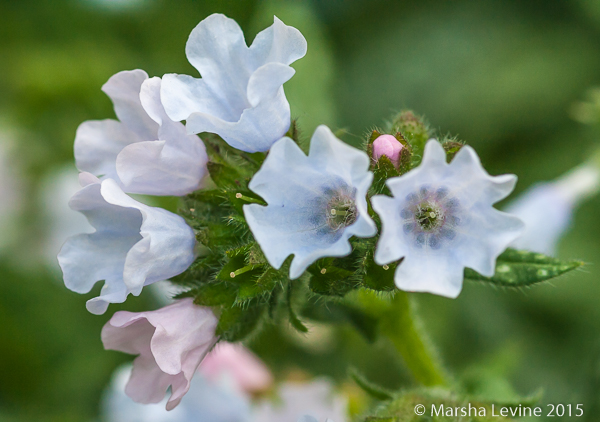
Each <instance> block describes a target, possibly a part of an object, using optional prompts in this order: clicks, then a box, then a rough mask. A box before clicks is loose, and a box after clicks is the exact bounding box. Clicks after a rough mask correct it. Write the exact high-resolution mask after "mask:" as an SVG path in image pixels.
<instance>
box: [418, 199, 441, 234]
mask: <svg viewBox="0 0 600 422" xmlns="http://www.w3.org/2000/svg"><path fill="white" fill-rule="evenodd" d="M415 220H416V222H417V223H418V224H419V225H420V226H421V228H422V229H423V230H424V231H433V230H435V229H437V228H438V227H440V226H441V225H442V224H443V223H444V211H443V210H442V209H441V208H440V207H439V206H438V205H437V204H436V203H430V202H423V203H421V204H419V205H418V206H417V210H416V212H415Z"/></svg>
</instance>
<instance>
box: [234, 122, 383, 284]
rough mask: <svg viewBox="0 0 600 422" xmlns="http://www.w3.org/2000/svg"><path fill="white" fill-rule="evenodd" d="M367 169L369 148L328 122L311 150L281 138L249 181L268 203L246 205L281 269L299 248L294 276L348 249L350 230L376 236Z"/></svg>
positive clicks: (249, 217)
mask: <svg viewBox="0 0 600 422" xmlns="http://www.w3.org/2000/svg"><path fill="white" fill-rule="evenodd" d="M368 169H369V157H368V156H367V154H366V153H364V152H363V151H359V150H357V149H356V148H353V147H351V146H349V145H347V144H345V143H343V142H342V141H340V140H339V139H337V138H336V137H335V135H334V134H333V133H332V132H331V130H329V128H328V127H327V126H319V127H318V128H317V130H316V131H315V133H314V135H313V137H312V140H311V144H310V152H309V154H308V156H306V155H304V153H303V152H302V150H301V149H300V148H299V147H298V145H296V144H295V143H294V141H292V140H291V139H289V138H282V139H281V140H279V141H278V142H276V143H275V145H273V147H272V148H271V151H270V152H269V155H268V156H267V159H266V160H265V162H264V164H263V166H262V168H261V169H260V170H259V171H258V172H257V173H256V174H255V175H254V177H253V178H252V180H251V181H250V185H249V187H250V189H251V190H252V191H254V192H256V193H257V194H259V195H261V196H262V197H263V198H264V199H265V201H266V202H267V203H268V205H267V206H261V205H257V204H250V205H244V215H245V216H246V221H247V222H248V225H249V226H250V230H251V231H252V234H254V237H255V238H256V240H257V242H258V243H259V245H260V247H261V248H262V250H263V252H264V254H265V256H266V258H267V260H268V261H269V263H270V264H271V265H272V266H273V267H274V268H277V269H278V268H280V267H281V265H282V264H283V262H284V261H285V259H286V258H287V257H288V256H289V255H290V254H294V259H293V260H292V264H291V267H290V277H291V278H292V279H294V278H298V277H300V275H302V273H303V272H304V271H305V270H306V268H307V267H308V266H309V265H310V264H312V263H313V262H314V261H316V260H317V259H319V258H322V257H326V256H345V255H348V254H349V253H350V252H351V246H350V242H349V240H348V239H349V238H350V237H351V236H359V237H370V236H373V235H374V234H375V233H376V230H377V229H376V227H375V223H373V220H371V218H370V217H369V215H368V212H367V200H366V194H367V190H368V189H369V186H370V185H371V182H372V180H373V174H372V173H370V172H369V171H368Z"/></svg>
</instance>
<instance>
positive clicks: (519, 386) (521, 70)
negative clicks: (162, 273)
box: [0, 0, 600, 422]
mask: <svg viewBox="0 0 600 422" xmlns="http://www.w3.org/2000/svg"><path fill="white" fill-rule="evenodd" d="M214 12H222V13H225V14H226V15H228V16H230V17H232V18H234V19H236V20H237V21H238V22H239V23H240V25H241V26H242V28H243V29H244V31H245V33H246V35H247V40H252V39H253V37H254V35H255V34H256V33H257V32H258V31H260V30H261V29H263V28H265V27H266V26H268V25H270V24H271V23H272V16H273V15H274V14H276V15H277V16H278V17H279V18H281V19H282V20H283V21H284V22H285V23H287V24H288V25H293V26H295V27H297V28H298V29H300V30H301V31H302V33H303V34H304V35H305V37H306V38H307V40H308V45H309V48H308V54H307V56H306V57H305V58H304V59H302V60H300V61H298V62H296V64H294V67H295V68H296V69H297V74H296V76H294V78H293V79H292V80H291V81H290V82H289V83H287V84H286V86H285V88H286V95H287V97H288V99H289V101H290V103H291V104H292V110H293V111H292V112H293V115H294V116H295V117H297V118H298V119H299V124H300V126H301V128H302V129H303V131H304V134H305V136H307V137H308V136H310V134H311V132H312V131H313V129H314V128H315V127H316V126H317V125H318V124H321V123H325V124H328V125H330V126H331V127H333V128H337V129H341V128H343V129H345V130H346V135H345V136H344V139H345V140H346V141H347V142H349V143H353V144H355V145H358V144H360V143H361V142H362V140H363V139H364V136H365V134H366V133H367V132H368V131H369V130H370V129H372V128H374V127H376V126H382V125H383V124H384V122H385V121H386V120H387V119H389V118H390V117H391V116H392V115H393V113H394V112H396V111H399V110H400V109H403V108H410V109H413V110H415V112H417V113H419V114H423V115H425V116H426V117H427V118H428V120H429V121H430V123H431V124H432V126H433V127H435V128H439V130H440V133H446V132H451V133H452V134H455V135H458V136H459V138H460V139H462V140H464V141H467V142H468V143H470V144H471V145H473V146H474V147H475V148H476V150H477V151H478V152H479V154H480V156H481V158H482V161H483V163H484V165H485V167H486V168H487V169H488V170H489V171H490V173H491V174H500V173H515V174H517V175H518V176H519V184H518V186H517V193H518V192H521V191H523V190H525V189H526V188H527V187H529V186H530V185H532V184H533V183H535V182H537V181H541V180H550V179H553V178H555V177H557V176H559V175H560V174H562V173H563V172H565V171H567V170H569V169H570V168H572V167H574V166H575V165H577V164H579V163H580V162H581V161H583V159H585V157H586V156H587V155H588V154H589V153H590V151H592V150H593V149H594V148H596V147H598V146H600V140H599V135H600V132H599V130H598V127H596V126H595V125H593V124H592V125H584V124H582V123H579V122H577V121H575V119H573V118H572V117H571V114H573V113H572V112H571V110H572V108H573V104H574V103H576V102H577V101H581V100H583V99H585V98H586V92H587V91H588V89H590V88H592V87H594V85H600V1H595V0H579V1H566V0H543V1H542V0H531V1H521V0H504V1H502V2H482V1H480V0H455V1H453V2H440V1H433V0H425V1H423V0H422V1H382V0H381V1H380V0H323V1H317V0H314V1H308V0H304V1H301V0H298V1H284V0H282V1H275V0H272V1H258V0H252V1H250V0H204V1H193V0H177V1H174V0H173V1H166V0H163V1H160V0H137V1H136V0H120V1H119V0H47V1H43V0H38V1H31V0H19V1H12V0H1V1H0V166H2V168H1V171H0V177H1V179H0V185H1V186H0V223H1V227H2V229H1V230H0V421H36V422H44V421H89V420H93V419H94V418H95V417H96V416H97V414H98V407H99V400H100V396H101V392H102V390H103V389H104V388H105V386H106V385H107V383H108V381H109V378H110V376H111V372H112V370H113V368H114V367H115V366H116V365H118V364H119V363H120V362H122V361H124V360H127V359H129V357H128V356H125V355H121V354H118V353H115V352H105V351H103V349H102V344H101V342H100V329H101V327H102V325H103V324H104V323H105V322H106V321H107V320H108V318H109V317H110V316H111V315H112V313H113V312H114V311H115V310H118V309H129V310H140V309H149V308H154V307H156V306H158V305H157V303H156V302H155V301H154V299H153V298H152V297H151V296H150V295H149V294H148V293H147V292H144V294H142V296H141V297H139V298H132V299H129V300H128V301H127V303H126V304H125V305H123V306H111V308H110V309H109V311H108V312H107V314H106V315H104V316H100V317H98V316H94V315H91V314H89V313H87V311H86V310H85V300H87V299H88V298H90V297H93V296H94V295H95V294H90V295H87V296H86V297H83V296H81V295H77V294H75V293H72V292H70V291H68V290H67V289H66V288H65V287H64V286H63V285H62V280H61V274H60V271H59V269H58V266H57V264H56V262H55V261H54V260H53V258H52V257H53V256H55V255H56V253H57V252H58V248H59V247H60V242H61V241H62V240H64V237H65V236H67V235H68V234H72V232H68V230H69V225H70V224H71V223H73V224H75V223H76V221H75V218H74V217H71V216H70V215H69V214H68V208H67V207H66V201H67V199H68V197H69V195H70V193H72V192H73V189H75V188H74V185H75V184H76V171H75V168H74V164H73V152H72V148H73V140H74V136H75V130H76V129H77V126H78V125H79V123H81V122H82V121H84V120H88V119H105V118H113V117H114V113H113V111H112V105H111V103H110V100H109V99H108V98H107V97H106V96H105V95H104V94H103V93H102V92H101V91H100V87H101V85H102V84H103V83H104V82H105V81H106V80H107V79H108V78H109V77H110V76H111V75H113V74H114V73H116V72H118V71H120V70H126V69H135V68H142V69H144V70H146V71H147V72H148V73H149V74H150V75H151V76H155V75H157V76H162V75H163V74H164V73H170V72H176V73H186V74H190V75H196V71H195V70H194V69H193V68H192V67H191V66H190V65H189V64H188V63H187V60H186V57H185V54H184V48H185V41H186V39H187V36H188V34H189V32H190V31H191V30H192V28H193V27H194V26H195V25H196V24H197V23H198V22H200V20H202V19H203V18H204V17H206V16H208V15H209V14H211V13H214ZM599 117H600V114H599ZM69 180H71V182H72V183H71V182H70V181H69ZM169 204H171V206H173V204H174V203H173V201H170V202H169ZM599 215H600V198H595V199H592V200H590V201H588V202H586V203H585V204H584V205H583V206H582V207H581V208H580V209H578V211H577V213H576V215H575V219H574V223H575V224H574V227H573V228H572V230H571V231H570V232H569V233H568V234H567V236H566V237H565V238H564V239H563V241H562V243H561V245H560V250H559V257H562V258H577V259H581V260H584V261H586V262H589V265H588V266H587V267H586V268H585V270H583V271H579V272H577V273H576V274H571V275H567V276H565V277H563V278H560V279H557V280H556V281H554V282H552V283H551V284H545V285H542V286H537V287H535V288H531V289H527V290H523V291H507V290H501V289H493V288H490V287H489V286H487V285H479V284H467V285H466V286H465V288H464V290H463V293H462V294H461V295H460V297H459V298H458V299H456V300H449V299H445V298H441V297H435V296H431V295H418V301H419V305H420V306H419V309H420V313H421V317H422V319H423V321H424V324H425V327H426V328H427V329H429V332H430V335H431V338H432V340H433V341H434V343H435V344H436V345H437V346H438V348H439V351H440V354H441V356H442V358H443V360H444V362H445V363H446V364H447V366H448V368H449V369H450V370H451V371H452V372H453V373H454V374H455V375H456V376H457V377H458V378H461V379H463V380H464V382H465V385H466V386H467V389H468V391H470V392H474V393H477V394H490V395H495V396H496V397H509V396H511V395H512V394H513V393H514V391H516V392H518V393H519V394H521V395H528V394H530V393H534V392H536V391H537V390H538V389H539V388H540V387H541V388H543V390H544V396H543V402H551V403H565V404H567V403H573V404H576V403H583V404H584V408H585V409H586V414H587V415H588V419H587V420H590V421H593V420H598V418H600V416H596V415H600V392H599V391H598V388H600V381H599V379H598V378H597V377H598V376H599V374H600V371H599V370H598V368H599V366H598V364H597V359H598V357H599V356H600V305H599V299H600V283H598V277H599V275H600V273H599V271H600V270H599V267H598V263H600V224H598V221H599ZM71 230H72V228H71ZM67 233H68V234H67ZM276 339H277V341H275V340H276ZM252 346H253V347H254V349H255V350H256V351H257V352H258V353H259V355H260V356H261V357H263V358H264V359H265V360H266V361H267V362H268V363H269V365H271V366H272V367H273V368H274V369H275V370H276V372H277V373H278V374H279V375H280V376H284V374H285V373H286V372H287V371H289V369H290V367H294V368H300V369H303V370H304V371H307V372H311V373H325V374H329V375H331V376H333V377H337V378H338V379H339V380H344V379H345V378H346V368H347V366H348V365H353V366H356V367H358V368H360V369H361V370H362V371H363V372H364V373H365V374H367V375H368V376H369V377H370V378H371V379H372V380H373V381H377V382H379V383H381V384H383V385H385V386H388V387H393V388H398V387H402V386H410V385H412V380H411V379H410V377H409V375H408V374H407V372H406V370H405V369H404V368H403V367H402V364H401V363H398V362H396V361H394V360H393V356H392V352H391V351H390V350H389V348H388V347H387V345H386V344H384V343H382V342H378V343H375V344H369V343H367V342H366V341H364V340H363V339H362V338H361V337H360V336H359V335H358V334H357V333H355V332H354V331H353V330H352V329H350V328H349V327H347V326H343V325H342V326H340V327H339V328H337V329H335V330H333V331H332V330H327V329H325V328H323V327H319V326H315V328H314V330H313V333H312V334H310V335H309V336H308V337H307V338H304V339H302V338H298V337H294V336H290V335H289V334H286V330H285V329H280V328H275V327H270V328H268V329H267V330H266V331H265V332H264V334H263V335H261V336H260V337H259V338H257V339H255V340H254V342H253V344H252ZM513 389H514V391H513ZM596 402H598V404H596Z"/></svg>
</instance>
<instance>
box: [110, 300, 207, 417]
mask: <svg viewBox="0 0 600 422" xmlns="http://www.w3.org/2000/svg"><path fill="white" fill-rule="evenodd" d="M216 327H217V318H216V317H215V315H214V314H213V312H212V310H211V309H210V308H206V307H202V306H197V305H194V302H193V300H192V299H190V298H186V299H181V300H178V301H176V302H175V303H173V304H171V305H168V306H165V307H164V308H160V309H158V310H156V311H150V312H140V313H133V312H126V311H120V312H117V313H115V314H114V315H113V317H112V318H111V319H110V321H108V322H107V323H106V325H105V326H104V328H103V329H102V342H103V343H104V348H105V349H111V350H119V351H121V352H125V353H129V354H132V355H139V356H138V357H137V358H136V359H135V361H134V362H133V371H132V373H131V377H130V378H129V382H128V383H127V387H126V388H125V393H126V394H127V395H128V396H129V397H131V398H132V399H133V400H134V401H136V402H138V403H158V402H160V401H161V400H162V399H163V398H164V396H165V393H166V391H167V388H168V387H169V386H171V397H170V398H169V400H168V402H167V406H166V407H167V410H171V409H173V408H174V407H175V406H177V405H178V404H179V402H180V401H181V398H182V397H183V396H184V395H185V393H187V391H188V390H189V388H190V382H191V380H192V377H193V376H194V373H195V372H196V369H198V366H199V365H200V362H202V359H204V357H205V356H206V354H207V353H208V352H209V350H210V349H211V348H212V347H213V346H214V345H215V343H216V342H217V340H218V339H217V337H216V335H215V329H216Z"/></svg>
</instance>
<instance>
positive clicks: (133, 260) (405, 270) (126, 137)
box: [58, 14, 523, 421]
mask: <svg viewBox="0 0 600 422" xmlns="http://www.w3.org/2000/svg"><path fill="white" fill-rule="evenodd" d="M306 49H307V46H306V41H305V40H304V38H303V36H302V34H300V32H299V31H298V30H297V29H295V28H292V27H289V26H286V25H285V24H284V23H283V22H281V21H280V20H279V19H277V18H275V20H274V23H273V25H272V26H271V27H269V28H267V29H266V30H264V31H262V32H261V33H259V34H258V35H257V36H256V38H255V40H254V41H253V43H252V44H251V46H250V47H248V46H247V44H246V42H245V40H244V36H243V33H242V31H241V29H240V27H239V26H238V25H237V23H236V22H235V21H233V20H231V19H229V18H227V17H225V16H223V15H220V14H215V15H212V16H209V17H208V18H206V19H205V20H203V21H202V22H200V24H199V25H198V26H197V27H196V28H195V29H194V30H193V31H192V33H191V35H190V37H189V40H188V42H187V46H186V54H187V57H188V59H189V61H190V63H191V64H192V65H193V66H194V67H195V68H196V69H198V71H199V72H200V73H201V75H202V78H198V79H197V78H193V77H190V76H186V75H175V74H167V75H164V76H163V77H162V78H158V77H152V78H149V77H148V75H147V74H146V73H145V72H144V71H142V70H133V71H125V72H120V73H118V74H116V75H114V76H113V77H111V78H110V79H109V80H108V82H107V83H106V84H105V85H104V86H103V88H102V89H103V91H104V92H105V93H106V94H107V95H108V96H109V97H110V98H111V100H112V101H113V104H114V109H115V113H116V115H117V117H118V120H103V121H88V122H84V123H83V124H81V125H80V127H79V129H78V130H77V135H76V139H75V160H76V164H77V168H78V169H79V170H80V171H81V173H80V182H81V185H82V189H81V190H80V191H79V192H77V193H76V194H75V195H74V196H73V197H72V199H71V201H70V206H71V208H73V209H74V210H76V211H79V212H81V213H82V214H83V215H85V217H86V218H87V219H88V221H89V222H90V224H91V225H92V226H93V227H94V228H95V231H94V232H93V233H86V234H79V235H76V236H74V237H72V238H70V239H69V240H68V241H67V242H66V243H65V245H64V246H63V248H62V250H61V252H60V254H59V256H58V260H59V263H60V266H61V268H62V270H63V273H64V280H65V284H66V286H67V287H68V288H70V289H71V290H73V291H76V292H78V293H87V292H89V291H90V290H91V289H92V288H93V287H94V285H95V284H96V282H98V281H102V280H103V281H104V286H103V288H102V290H101V293H100V295H99V296H98V297H96V298H92V299H90V300H89V301H88V303H87V308H88V310H89V311H90V312H92V313H95V314H102V313H104V312H105V311H106V310H107V308H108V306H109V304H110V303H122V302H124V301H125V300H126V299H127V297H128V295H129V294H133V295H139V294H140V293H141V291H142V289H143V287H144V286H147V285H149V284H152V283H155V282H158V281H163V280H171V281H172V282H173V283H176V284H178V286H179V289H178V291H180V292H181V293H180V294H179V295H178V296H177V298H176V300H175V301H174V302H173V303H172V304H169V305H167V306H165V307H163V308H161V309H158V310H154V311H148V312H142V313H131V312H125V311H120V312H117V313H115V314H114V315H113V316H112V318H111V319H110V321H109V322H108V323H107V324H106V326H105V327H104V329H103V331H102V341H103V343H104V346H105V348H107V349H113V350H119V351H122V352H125V353H129V354H133V355H138V357H137V358H136V359H135V361H134V364H133V370H132V373H131V377H130V379H129V383H128V385H127V387H126V392H127V394H128V395H129V396H130V397H132V398H133V399H134V400H136V401H138V402H141V403H158V402H161V401H162V400H163V398H164V396H165V393H166V391H167V389H168V388H169V387H170V389H171V396H170V398H169V399H168V401H167V402H166V407H167V409H173V408H174V407H175V406H177V404H178V403H179V402H180V401H181V399H182V397H183V395H184V394H185V393H186V392H187V391H188V390H189V389H190V386H191V385H192V384H191V382H192V378H193V376H194V375H195V374H196V372H197V369H198V367H199V366H200V364H201V362H202V361H203V359H204V358H205V356H206V355H207V354H208V353H209V352H210V350H211V349H212V348H213V347H214V346H215V345H216V344H217V342H218V341H220V340H226V341H229V342H236V341H241V340H243V339H244V338H246V337H247V336H248V335H249V334H250V333H251V332H253V331H254V330H255V329H256V328H257V327H260V325H261V324H260V322H261V321H262V320H263V319H264V318H272V319H278V318H286V319H289V322H291V324H292V325H293V326H294V327H296V328H297V329H298V330H300V331H303V330H304V331H306V327H305V326H304V325H303V323H302V321H301V320H300V318H298V316H297V315H296V310H295V307H296V303H297V301H296V300H293V299H294V296H295V294H296V293H295V292H296V290H297V289H303V288H308V289H310V290H311V291H312V293H313V294H320V295H323V296H344V295H345V294H346V293H347V292H348V291H350V290H358V289H370V290H378V291H390V290H395V289H402V290H406V291H413V292H430V293H434V294H439V295H443V296H446V297H451V298H454V297H456V296H457V295H458V294H459V293H460V291H461V289H462V283H463V278H464V274H465V269H470V270H467V271H473V272H477V273H476V274H477V277H481V278H483V279H485V278H490V277H493V276H494V274H495V267H496V261H497V259H498V257H499V256H500V255H501V254H502V253H503V252H504V251H505V249H506V248H507V247H508V246H509V245H510V244H511V243H512V242H515V241H516V239H517V238H518V237H519V235H520V234H521V233H522V231H523V223H522V222H521V220H519V219H518V218H517V217H514V216H512V215H509V214H507V213H504V212H501V211H498V210H496V209H495V208H494V207H493V205H494V204H495V203H496V202H498V201H500V200H502V199H503V198H505V197H506V196H508V195H509V194H510V192H511V191H512V190H513V188H514V186H515V183H516V177H515V176H513V175H503V176H490V175H489V174H488V173H487V172H486V171H485V170H484V169H483V167H482V165H481V163H480V161H479V158H478V156H477V154H476V153H475V151H474V150H473V149H472V148H471V147H469V146H464V145H463V144H462V143H460V142H457V141H456V140H454V139H447V138H442V139H435V138H434V136H433V133H432V132H431V131H430V130H429V129H428V128H427V126H426V125H425V124H424V123H423V121H422V120H421V119H419V118H417V117H416V116H414V115H413V114H412V113H410V112H404V113H401V114H400V115H399V116H398V117H397V118H396V119H395V120H394V121H393V123H392V124H391V125H390V127H389V128H387V129H386V132H388V133H384V134H381V133H379V132H377V131H374V132H373V133H372V134H371V136H370V138H369V140H368V142H367V143H366V145H365V147H364V148H356V147H353V146H350V145H348V144H346V143H344V142H342V141H341V140H340V139H338V138H337V137H336V135H335V134H334V133H333V132H332V131H331V130H330V129H329V128H328V127H326V126H319V127H318V128H317V129H316V131H315V132H314V134H313V135H312V138H311V140H310V146H309V148H308V151H307V153H305V151H304V150H303V148H302V146H303V145H304V143H303V142H301V140H300V139H299V135H298V133H299V131H298V130H296V129H297V128H296V122H295V121H292V120H291V116H290V106H289V103H288V101H287V99H286V97H285V94H284V90H283V84H284V83H285V82H286V81H288V80H289V79H290V78H291V77H292V76H293V75H294V69H293V68H291V67H290V64H291V63H293V62H294V61H296V60H298V59H300V58H301V57H303V56H304V55H305V54H306ZM182 120H185V125H184V124H183V123H181V121H182ZM197 134H201V136H202V139H201V138H200V137H199V136H198V135H197ZM128 194H144V195H168V196H180V197H182V200H181V206H182V208H181V210H180V211H179V213H178V214H174V213H171V212H169V211H166V210H164V209H161V208H156V207H152V206H149V205H146V204H145V203H143V202H140V201H144V200H145V199H143V198H142V199H139V198H138V199H139V200H136V199H134V198H132V197H131V196H129V195H128ZM144 198H145V197H144ZM378 233H380V234H379V235H378ZM504 265H505V266H506V265H507V264H504ZM297 279H300V280H301V281H300V282H296V281H295V280H297ZM302 280H305V281H309V283H303V282H302ZM307 286H308V287H307ZM297 296H298V297H304V296H306V295H304V296H302V294H299V295H297ZM281 309H285V312H279V311H280V310H281ZM282 315H285V317H282ZM223 347H224V349H223V350H225V351H227V350H228V349H227V347H229V346H223ZM223 353H225V352H223ZM232 353H233V352H232ZM233 355H234V356H235V359H230V360H226V359H225V360H221V361H220V363H219V365H216V363H215V362H212V363H213V364H215V365H214V367H215V368H216V367H217V366H218V367H219V373H220V372H221V369H220V368H221V366H223V365H225V366H230V367H231V368H232V370H233V371H234V374H237V375H234V377H237V378H240V379H238V383H239V384H240V385H242V386H243V388H244V389H252V388H256V389H260V388H263V386H265V385H268V384H270V383H271V382H272V379H271V378H270V375H267V376H265V375H264V372H261V371H258V372H256V373H253V374H248V373H245V372H244V371H243V370H242V369H240V368H238V367H239V366H240V365H242V366H243V365H244V362H250V360H251V359H250V360H249V358H243V359H241V358H240V356H241V355H240V354H238V353H234V354H233ZM212 359H213V358H210V357H209V358H208V361H207V362H209V363H210V362H211V361H212ZM207 365H208V366H207V368H210V367H211V364H207ZM248 366H252V365H251V364H248ZM236 368H237V369H236ZM215 370H216V369H215ZM240 374H243V375H240ZM205 376H206V377H207V378H210V377H211V374H210V370H208V369H207V372H206V373H205ZM261 377H262V378H261ZM305 420H307V421H308V420H313V419H311V418H306V419H305Z"/></svg>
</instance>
